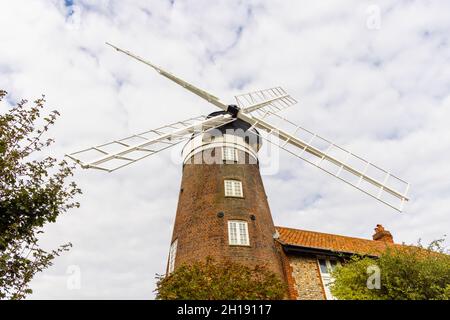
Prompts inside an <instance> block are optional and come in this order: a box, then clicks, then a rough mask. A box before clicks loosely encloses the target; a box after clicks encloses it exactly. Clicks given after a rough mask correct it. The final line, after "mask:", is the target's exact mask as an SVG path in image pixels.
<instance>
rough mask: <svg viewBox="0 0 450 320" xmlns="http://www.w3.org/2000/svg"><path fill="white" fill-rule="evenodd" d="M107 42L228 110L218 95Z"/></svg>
mask: <svg viewBox="0 0 450 320" xmlns="http://www.w3.org/2000/svg"><path fill="white" fill-rule="evenodd" d="M106 44H107V45H109V46H111V47H113V48H114V49H116V50H117V51H119V52H122V53H124V54H126V55H128V56H130V57H132V58H133V59H136V60H138V61H140V62H142V63H144V64H146V65H148V66H150V67H152V68H153V69H155V70H156V71H157V72H158V73H159V74H160V75H162V76H164V77H166V78H168V79H170V80H172V81H173V82H175V83H176V84H178V85H180V86H182V87H183V88H185V89H187V90H189V91H191V92H192V93H194V94H196V95H197V96H199V97H201V98H203V99H205V100H206V101H208V102H210V103H212V104H214V105H215V106H217V107H219V108H220V109H222V110H227V108H228V106H227V105H226V104H225V103H223V102H222V101H220V99H219V98H218V97H216V96H214V95H212V94H210V93H208V92H206V91H205V90H202V89H200V88H198V87H196V86H194V85H192V84H190V83H189V82H187V81H184V80H183V79H181V78H178V77H176V76H174V75H173V74H171V73H170V72H167V71H165V70H164V69H162V68H160V67H158V66H156V65H154V64H153V63H151V62H149V61H147V60H144V59H143V58H141V57H139V56H137V55H135V54H134V53H131V52H130V51H127V50H123V49H120V48H118V47H116V46H114V45H112V44H111V43H108V42H106Z"/></svg>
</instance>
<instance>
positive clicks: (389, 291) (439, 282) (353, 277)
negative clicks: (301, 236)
mask: <svg viewBox="0 0 450 320" xmlns="http://www.w3.org/2000/svg"><path fill="white" fill-rule="evenodd" d="M442 241H443V240H437V241H434V242H432V243H431V244H430V245H429V246H428V247H427V248H424V247H422V245H421V244H420V242H419V245H418V246H414V247H413V246H395V247H394V246H387V247H386V250H385V251H384V252H382V253H381V255H380V256H379V258H378V259H374V258H368V257H359V256H354V257H352V258H351V259H350V260H349V261H347V263H345V264H343V265H342V266H340V267H337V268H336V270H335V271H334V272H333V277H334V278H335V281H334V283H333V284H332V285H331V286H330V290H331V293H332V294H333V295H334V296H335V297H336V298H338V299H345V300H347V299H357V300H381V299H382V300H443V299H445V300H448V299H449V298H450V256H449V255H447V254H445V253H444V250H443V249H442V247H441V244H442ZM371 266H376V267H378V268H379V269H378V270H379V271H380V282H379V284H380V285H379V289H377V288H373V289H370V288H369V286H368V278H369V276H370V275H372V274H373V271H374V270H373V269H370V267H371ZM372 268H373V267H372ZM370 280H371V279H369V281H370Z"/></svg>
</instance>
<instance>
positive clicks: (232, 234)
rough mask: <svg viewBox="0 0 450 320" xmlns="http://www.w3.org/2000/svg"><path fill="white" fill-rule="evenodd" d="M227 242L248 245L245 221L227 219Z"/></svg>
mask: <svg viewBox="0 0 450 320" xmlns="http://www.w3.org/2000/svg"><path fill="white" fill-rule="evenodd" d="M228 243H229V244H230V245H237V246H249V245H250V240H249V236H248V225H247V222H245V221H242V220H230V221H228Z"/></svg>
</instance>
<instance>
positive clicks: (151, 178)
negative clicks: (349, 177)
mask: <svg viewBox="0 0 450 320" xmlns="http://www.w3.org/2000/svg"><path fill="white" fill-rule="evenodd" d="M73 3H74V4H73V6H72V7H71V9H70V10H69V9H68V8H67V7H65V6H64V1H57V0H53V1H44V0H41V1H38V0H36V1H14V2H10V1H8V2H7V3H6V0H1V1H0V5H1V7H2V10H1V11H0V43H1V45H2V49H1V50H0V73H1V77H0V87H1V88H4V89H6V90H8V91H9V92H10V94H11V97H10V98H11V99H16V100H17V99H20V98H29V99H30V100H32V99H34V98H36V97H38V96H40V94H41V93H45V94H46V96H47V100H48V105H49V106H50V107H52V108H57V109H58V110H60V111H61V113H62V117H61V119H60V120H59V122H58V123H57V125H56V127H55V129H54V130H53V131H52V134H53V135H54V136H55V137H56V138H57V144H56V146H55V148H54V149H53V150H52V151H53V152H54V153H55V154H56V155H60V156H62V155H63V154H64V153H66V152H70V151H74V150H77V149H80V148H81V147H85V146H90V145H94V144H97V143H101V142H103V141H107V140H110V139H112V138H119V137H122V136H125V135H127V134H131V133H134V132H137V131H141V130H145V129H148V128H152V127H157V126H159V125H163V124H165V123H168V122H173V121H177V120H181V119H184V118H188V117H192V116H196V115H199V114H205V113H208V112H210V111H214V109H213V108H212V106H211V105H208V104H207V103H205V102H203V101H201V100H200V99H198V98H196V97H195V96H193V95H191V94H190V93H187V92H183V91H182V90H181V89H179V88H177V87H176V85H174V84H172V83H169V82H168V81H167V80H166V79H164V78H161V77H158V75H157V74H156V73H154V72H152V70H151V69H148V68H147V67H145V66H144V65H142V64H139V63H137V62H135V61H133V60H131V59H128V58H127V57H125V56H123V55H119V54H117V53H116V52H115V51H114V50H112V49H110V48H109V47H107V46H106V45H104V42H105V41H110V42H112V43H114V44H117V45H119V46H121V47H125V48H127V49H129V50H131V51H134V52H135V53H137V54H139V55H141V56H143V57H147V58H149V59H151V60H152V61H153V62H154V63H156V64H159V65H161V66H164V67H165V68H167V69H168V70H170V71H172V72H174V73H175V74H177V75H179V76H181V77H183V78H185V79H187V80H189V81H191V82H193V83H194V84H198V85H199V86H200V87H203V88H205V89H207V90H209V91H211V92H212V93H213V94H216V95H219V96H220V97H222V98H224V100H225V101H230V102H232V100H231V97H232V95H233V94H236V93H240V92H246V91H251V90H252V89H262V88H267V87H271V86H275V85H282V86H283V87H285V88H286V89H287V90H288V91H289V92H290V93H291V94H292V95H293V96H294V97H296V98H297V99H298V100H299V104H298V105H297V106H295V107H293V108H291V109H290V110H289V111H286V115H287V116H289V117H290V119H291V120H292V121H294V122H297V123H299V124H303V125H304V126H305V127H307V128H309V129H311V130H313V131H316V132H318V133H320V134H321V135H323V136H325V137H327V138H330V139H331V140H333V141H335V142H337V143H339V144H341V145H343V146H345V147H347V148H348V149H350V150H352V151H354V152H355V153H356V154H360V155H362V156H364V157H365V158H367V159H370V160H371V161H373V162H374V163H376V164H379V165H380V166H382V167H385V168H389V169H391V170H393V173H394V174H397V175H398V176H400V177H402V178H404V179H405V180H407V181H408V182H410V183H411V184H412V189H411V196H412V201H411V203H410V204H409V205H408V206H407V208H406V212H405V213H403V214H398V213H395V212H394V211H393V210H391V209H389V208H387V207H385V206H383V205H382V204H379V203H378V202H376V201H375V200H373V199H371V198H369V197H367V196H365V195H363V194H360V193H358V192H355V190H353V189H352V188H351V187H347V186H345V185H343V184H342V183H341V182H339V181H335V179H334V178H332V177H329V176H327V175H325V174H323V173H321V172H320V171H318V170H317V169H315V168H313V167H311V166H309V165H307V164H304V163H302V162H300V160H298V161H297V159H296V158H291V157H290V156H288V155H286V154H283V153H281V154H282V158H281V170H282V171H281V172H280V173H279V174H278V175H271V176H265V177H263V179H264V182H265V187H266V191H267V193H268V196H269V201H270V205H271V209H272V212H273V216H274V220H275V222H276V224H278V225H284V226H291V227H296V228H301V229H310V230H316V231H322V232H332V233H337V234H344V235H350V236H358V237H370V235H371V234H372V228H374V227H375V225H376V224H377V223H382V224H383V225H385V226H386V228H387V229H389V230H391V231H392V233H393V235H394V238H395V240H396V241H399V242H401V241H406V242H415V241H416V240H417V239H418V238H419V237H420V238H423V239H424V240H425V241H430V240H433V239H436V238H439V237H441V236H442V235H443V234H446V233H447V232H448V230H449V226H450V222H449V218H448V208H449V207H450V200H449V199H450V182H449V181H450V179H449V177H450V172H449V169H448V168H449V166H448V163H447V162H448V161H447V159H449V157H450V138H449V137H450V131H449V129H448V120H449V119H450V94H449V88H450V71H449V70H450V68H449V61H450V60H449V59H450V49H449V34H450V33H449V31H450V30H449V29H450V21H449V20H448V17H447V14H446V13H447V12H448V11H449V9H450V8H449V4H447V3H444V2H439V3H438V2H433V1H398V2H396V3H395V4H393V3H392V2H389V1H371V2H365V1H363V2H361V1H356V0H355V1H346V3H345V4H343V3H342V2H339V4H338V3H337V2H334V1H329V2H328V3H327V4H324V3H323V1H322V2H321V3H320V5H319V4H313V3H311V2H308V3H306V2H302V3H301V2H295V3H293V2H287V1H214V2H211V1H193V0H192V1H180V0H176V1H174V3H173V4H171V2H170V1H150V2H149V1H126V2H125V1H107V0H105V1H87V0H83V1H77V0H75V1H73ZM369 5H377V6H379V8H380V12H381V15H380V19H381V20H380V29H378V30H370V29H368V28H367V27H366V21H367V18H368V13H367V11H366V9H367V8H368V6H369ZM170 159H171V154H170V152H167V153H164V154H161V155H160V156H155V157H153V158H148V159H146V160H145V161H142V162H140V163H138V164H136V165H134V166H130V167H128V168H126V169H123V170H121V171H118V172H117V173H114V174H104V173H101V172H89V171H80V172H79V173H77V175H76V179H77V181H78V182H79V184H80V186H81V187H82V188H83V190H84V195H83V196H82V197H81V198H80V200H81V202H82V208H81V209H79V210H74V211H73V212H70V213H68V214H67V215H64V216H62V217H61V218H60V219H59V221H58V222H57V223H56V224H53V225H51V226H49V228H47V233H46V237H45V238H44V239H43V242H44V244H45V245H46V246H47V247H49V248H52V247H54V246H55V245H56V244H59V243H63V242H67V241H71V242H72V243H73V244H74V248H73V249H72V250H71V251H70V252H69V253H67V254H64V255H63V256H61V257H59V258H57V259H56V260H55V265H54V266H53V267H52V268H50V269H49V270H46V271H45V272H43V273H42V274H40V275H39V276H37V277H36V279H35V280H34V281H33V284H32V286H33V289H34V291H35V293H34V294H33V296H32V297H33V298H138V299H146V298H151V297H153V293H152V290H153V288H154V283H155V281H154V275H155V274H156V273H162V272H163V271H164V270H165V265H166V258H167V252H168V249H169V241H170V236H171V232H172V223H173V220H174V216H175V210H176V202H177V197H178V189H179V183H180V178H181V168H180V167H179V166H178V165H176V164H175V163H172V161H171V160H170ZM70 265H78V266H79V267H80V270H81V289H80V290H68V289H67V286H66V282H67V278H68V274H66V270H67V268H68V267H69V266H70Z"/></svg>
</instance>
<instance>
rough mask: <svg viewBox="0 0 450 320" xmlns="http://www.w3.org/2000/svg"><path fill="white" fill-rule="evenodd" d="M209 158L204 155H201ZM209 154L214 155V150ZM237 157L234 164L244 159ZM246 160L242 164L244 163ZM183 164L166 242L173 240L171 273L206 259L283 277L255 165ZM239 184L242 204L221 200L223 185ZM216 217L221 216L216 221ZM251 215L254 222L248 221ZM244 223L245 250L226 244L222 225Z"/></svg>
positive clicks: (262, 188)
mask: <svg viewBox="0 0 450 320" xmlns="http://www.w3.org/2000/svg"><path fill="white" fill-rule="evenodd" d="M207 153H208V154H211V152H210V151H208V152H207ZM215 154H216V155H217V154H220V148H217V149H216V151H215ZM243 156H244V154H243V152H241V151H239V158H240V159H244V157H243ZM247 160H248V159H247ZM240 162H241V163H233V164H223V163H219V164H189V163H188V164H185V165H184V167H183V176H182V181H181V189H180V196H179V200H178V208H177V213H176V218H175V225H174V230H173V236H172V242H173V241H174V240H175V239H178V246H177V254H176V259H175V268H177V267H178V266H180V265H181V264H184V263H191V262H194V261H197V260H203V259H205V258H206V257H207V256H211V257H213V258H214V259H216V260H218V261H224V260H231V261H235V262H240V263H244V264H247V265H250V266H252V265H256V264H260V265H261V264H265V265H267V267H268V268H269V269H270V270H272V271H274V272H276V273H277V274H279V275H280V276H281V277H283V270H282V266H281V260H280V256H279V252H278V250H277V248H276V245H275V241H274V240H273V234H274V232H275V227H274V224H273V221H272V216H271V213H270V209H269V205H268V203H267V197H266V193H265V191H264V186H263V183H262V179H261V175H260V173H259V167H258V164H248V161H247V163H242V162H243V161H240ZM228 178H231V179H238V180H241V181H242V188H243V193H244V198H229V197H225V193H224V179H228ZM218 212H223V213H224V216H223V217H222V218H219V217H218V216H217V213H218ZM251 215H254V216H255V217H256V219H255V220H252V219H251ZM233 219H236V220H244V221H247V223H248V231H249V237H250V246H248V247H244V246H230V245H229V244H228V225H227V221H228V220H233Z"/></svg>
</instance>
